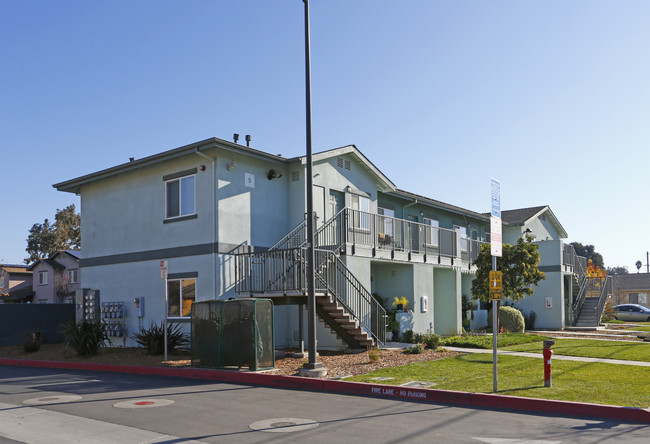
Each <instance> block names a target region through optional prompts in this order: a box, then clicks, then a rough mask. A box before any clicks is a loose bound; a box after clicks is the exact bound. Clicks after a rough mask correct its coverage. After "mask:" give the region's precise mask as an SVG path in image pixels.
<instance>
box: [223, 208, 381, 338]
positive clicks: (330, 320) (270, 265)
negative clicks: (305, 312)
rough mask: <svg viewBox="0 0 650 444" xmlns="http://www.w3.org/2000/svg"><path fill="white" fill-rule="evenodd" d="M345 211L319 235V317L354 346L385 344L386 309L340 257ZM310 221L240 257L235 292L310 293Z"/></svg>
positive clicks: (317, 252) (316, 254) (253, 293)
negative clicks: (270, 244)
mask: <svg viewBox="0 0 650 444" xmlns="http://www.w3.org/2000/svg"><path fill="white" fill-rule="evenodd" d="M344 214H345V213H344V212H343V211H341V212H339V213H338V214H337V215H335V216H334V217H332V218H331V219H330V220H329V221H327V222H325V223H324V224H323V225H322V226H321V227H320V228H319V229H318V230H317V231H316V233H314V237H315V246H316V248H315V249H314V256H315V263H314V269H315V274H316V276H315V289H314V290H315V293H316V313H317V314H318V316H319V317H320V319H321V320H322V321H323V322H325V324H326V325H327V326H328V327H329V328H330V330H331V331H332V332H333V333H335V334H336V335H337V336H338V337H339V338H340V339H342V340H343V341H344V342H345V343H346V344H348V346H350V347H351V348H366V347H371V346H373V345H384V343H385V338H386V311H385V310H384V308H383V307H382V306H381V304H379V302H377V300H376V299H375V298H374V297H373V296H372V295H371V294H370V292H369V291H368V290H367V289H366V288H365V287H364V286H363V285H362V284H361V282H359V280H358V279H356V277H355V276H354V275H353V274H352V273H351V272H350V270H348V268H347V267H346V266H345V264H344V263H343V262H342V261H341V259H340V258H339V254H340V251H341V247H342V246H343V243H344V241H343V239H344V236H343V229H342V227H343V226H344V225H343V224H342V223H341V218H342V217H343V216H344ZM305 230H306V223H305V222H304V221H303V222H302V223H301V224H299V225H298V226H297V227H296V228H294V229H293V230H291V232H289V233H288V234H287V235H286V236H285V237H284V238H282V239H281V240H280V241H278V242H277V243H276V244H275V245H274V246H273V247H271V248H270V249H269V250H268V251H265V252H259V253H242V254H238V255H236V285H235V287H236V291H237V293H239V294H240V295H242V294H244V295H246V296H252V297H256V296H257V297H260V296H262V297H286V296H290V295H293V296H296V295H302V296H304V295H306V294H307V279H306V271H307V266H306V236H305Z"/></svg>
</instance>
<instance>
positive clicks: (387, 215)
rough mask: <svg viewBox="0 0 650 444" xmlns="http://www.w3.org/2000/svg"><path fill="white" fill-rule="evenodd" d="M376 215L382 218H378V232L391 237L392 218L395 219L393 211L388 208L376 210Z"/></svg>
mask: <svg viewBox="0 0 650 444" xmlns="http://www.w3.org/2000/svg"><path fill="white" fill-rule="evenodd" d="M377 214H379V216H383V217H380V218H379V224H380V225H379V230H380V232H383V233H384V234H387V235H388V236H392V235H393V218H394V217H395V210H391V209H388V208H381V207H379V208H377Z"/></svg>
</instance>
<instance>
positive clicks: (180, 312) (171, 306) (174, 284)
mask: <svg viewBox="0 0 650 444" xmlns="http://www.w3.org/2000/svg"><path fill="white" fill-rule="evenodd" d="M167 299H168V306H167V317H169V318H188V317H190V314H191V309H192V302H194V301H195V299H196V279H170V280H168V281H167Z"/></svg>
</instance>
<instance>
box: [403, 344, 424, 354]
mask: <svg viewBox="0 0 650 444" xmlns="http://www.w3.org/2000/svg"><path fill="white" fill-rule="evenodd" d="M423 351H424V344H421V343H420V344H415V345H414V346H413V347H409V348H406V349H404V351H403V352H402V353H405V354H407V355H419V354H420V353H422V352H423Z"/></svg>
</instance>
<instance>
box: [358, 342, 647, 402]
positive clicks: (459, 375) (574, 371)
mask: <svg viewBox="0 0 650 444" xmlns="http://www.w3.org/2000/svg"><path fill="white" fill-rule="evenodd" d="M374 377H392V378H394V379H391V380H388V381H377V380H373V379H372V378H374ZM552 378H553V384H552V385H553V386H552V387H544V370H543V361H542V359H541V358H539V359H537V358H522V357H518V356H499V361H498V388H499V391H498V393H500V394H504V395H514V396H525V397H531V398H544V399H559V400H566V401H578V402H589V403H597V404H610V405H620V406H627V407H642V408H648V407H650V384H648V380H649V379H650V367H635V366H628V365H614V364H601V363H586V362H573V361H554V362H553V376H552ZM346 380H347V381H360V382H368V383H373V384H389V385H400V384H404V383H406V382H409V381H427V382H431V383H432V384H435V385H433V386H432V387H431V388H437V389H445V390H460V391H467V392H479V393H492V355H491V354H468V355H459V356H454V357H451V358H447V359H441V360H438V361H427V362H419V363H415V364H410V365H405V366H401V367H393V368H386V369H382V370H377V371H375V372H372V373H368V374H366V375H361V376H355V377H351V378H347V379H346Z"/></svg>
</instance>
